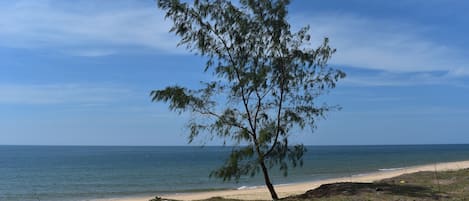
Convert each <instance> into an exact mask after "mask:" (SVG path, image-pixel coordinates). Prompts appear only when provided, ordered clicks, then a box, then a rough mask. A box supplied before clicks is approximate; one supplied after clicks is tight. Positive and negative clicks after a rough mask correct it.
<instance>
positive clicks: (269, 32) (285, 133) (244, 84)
mask: <svg viewBox="0 0 469 201" xmlns="http://www.w3.org/2000/svg"><path fill="white" fill-rule="evenodd" d="M289 2H290V1H288V0H276V1H275V0H240V1H239V3H237V4H233V3H232V2H231V1H229V0H195V1H193V2H192V3H191V4H189V3H183V2H180V1H179V0H158V1H157V4H158V7H159V8H160V9H162V10H163V11H164V12H165V13H166V18H167V19H170V20H171V21H172V22H173V26H172V28H171V29H170V31H171V32H173V33H175V34H176V35H177V36H179V37H180V42H179V45H183V46H185V47H186V48H188V49H189V50H190V51H192V52H195V53H196V54H200V55H201V56H203V57H204V58H206V59H207V62H206V66H205V72H207V73H212V74H213V75H214V77H215V78H214V81H210V82H202V84H201V85H202V88H200V89H189V88H185V87H181V86H170V87H166V88H165V89H161V90H154V91H152V92H151V96H152V100H153V101H155V102H157V101H163V102H167V103H169V108H170V109H171V110H173V111H176V112H178V113H183V112H188V113H189V114H190V116H191V119H190V120H189V122H188V128H189V130H190V135H189V143H190V142H192V140H193V139H194V138H195V137H197V136H198V135H199V134H210V135H211V136H212V137H220V138H223V139H224V140H225V142H226V141H228V142H232V143H233V146H234V147H235V148H234V149H233V150H232V152H231V154H230V156H229V159H228V160H227V161H226V163H225V164H224V165H223V166H222V167H220V168H219V169H217V170H215V171H213V172H212V173H211V176H215V177H220V178H223V180H230V179H236V180H238V179H239V178H240V176H242V175H251V176H254V175H256V174H257V173H259V172H262V174H263V176H264V179H265V184H266V186H267V188H268V189H269V191H270V194H271V196H272V199H274V200H277V199H278V196H277V193H276V192H275V189H274V187H273V185H272V182H271V180H270V177H269V169H271V168H274V167H275V168H279V169H280V170H281V171H283V173H284V175H285V176H286V174H287V171H288V168H289V167H296V166H297V165H302V163H303V161H302V156H303V153H304V152H305V151H306V149H305V147H304V146H303V145H302V144H297V145H294V146H292V145H290V144H289V143H288V138H289V136H290V135H292V134H293V133H292V132H291V131H292V129H304V128H305V127H307V126H308V127H311V128H313V129H314V128H315V127H316V120H317V119H318V118H321V117H324V115H325V112H327V111H329V110H331V109H335V108H336V107H335V106H333V107H330V106H328V105H326V104H322V105H320V106H318V105H316V104H315V101H316V100H317V97H318V96H320V95H322V94H324V93H325V92H327V91H328V90H329V89H332V88H334V87H335V86H336V82H337V81H338V80H339V79H341V78H344V77H345V73H344V72H342V71H340V70H336V69H333V68H330V67H329V66H328V65H327V61H328V60H329V58H330V57H331V55H332V54H333V53H334V52H335V49H333V48H331V47H330V46H329V44H328V39H327V38H325V39H324V40H323V42H322V44H321V45H319V47H317V48H311V46H312V45H311V42H310V38H311V37H310V35H309V34H308V31H309V27H308V26H307V27H304V28H301V29H299V30H298V31H297V32H292V31H291V27H290V24H289V23H288V21H287V13H288V12H287V6H288V5H289Z"/></svg>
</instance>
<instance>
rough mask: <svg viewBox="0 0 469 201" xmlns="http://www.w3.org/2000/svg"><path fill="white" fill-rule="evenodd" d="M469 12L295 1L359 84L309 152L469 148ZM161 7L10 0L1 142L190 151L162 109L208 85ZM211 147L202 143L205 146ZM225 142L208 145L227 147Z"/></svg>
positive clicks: (453, 2)
mask: <svg viewBox="0 0 469 201" xmlns="http://www.w3.org/2000/svg"><path fill="white" fill-rule="evenodd" d="M468 9H469V2H467V1H458V0H439V1H437V0H396V1H362V0H350V1H339V0H329V1H299V0H297V1H293V3H292V4H291V6H290V15H289V19H290V22H291V23H292V26H293V27H294V28H295V29H297V28H298V27H301V26H303V25H306V24H310V25H311V34H312V36H313V38H314V39H315V42H314V43H313V44H317V43H318V42H319V41H320V40H322V38H323V37H325V36H327V37H329V38H330V40H331V44H332V45H333V46H334V47H336V48H337V53H336V54H335V55H334V57H333V59H332V60H331V62H330V65H331V66H333V67H338V68H341V69H343V70H344V71H345V72H346V73H347V74H348V76H347V78H346V79H344V80H342V81H340V82H339V84H338V87H337V88H336V89H334V90H333V91H331V93H330V94H328V95H327V96H325V97H323V99H322V100H321V101H327V102H328V103H329V104H331V105H333V104H339V105H341V106H342V107H343V109H342V110H341V111H340V112H332V113H329V115H328V117H327V120H321V121H320V122H319V124H318V129H317V130H315V131H314V132H313V133H311V132H310V130H305V131H303V132H301V133H299V134H298V135H296V137H294V138H293V141H296V142H303V143H305V144H317V145H330V144H352V145H355V144H434V143H469V135H468V134H469V133H468V130H469V124H468V123H469V105H468V103H469V57H468V53H467V52H469V39H468V38H467V35H469V27H468V26H467V24H468V23H469V14H468V13H467V10H468ZM169 26H170V23H169V21H165V20H164V18H163V15H162V13H161V11H159V10H158V9H157V8H156V6H155V3H154V1H152V0H113V1H110V0H109V1H92V0H89V1H84V0H80V1H65V0H62V1H54V0H18V1H1V2H0V94H1V95H0V111H1V112H0V144H37V145H185V144H186V143H187V138H186V134H187V131H186V130H185V129H184V124H185V121H184V120H185V119H186V117H184V116H178V115H177V114H174V113H172V112H170V111H168V109H167V107H166V105H164V104H161V103H151V102H150V97H149V92H150V91H151V90H152V89H158V88H162V87H164V86H167V85H173V84H180V85H188V86H196V85H197V84H198V82H199V81H200V80H207V79H210V75H205V74H203V73H202V71H203V65H204V60H203V58H200V57H197V56H194V55H192V54H190V53H187V51H186V50H185V49H184V48H178V47H176V43H177V41H178V40H177V38H176V37H174V36H173V35H172V34H170V33H168V29H169ZM204 140H205V138H203V137H202V138H200V139H199V140H196V142H195V145H198V144H201V143H202V142H203V141H204ZM218 142H219V141H214V142H210V143H208V144H217V143H218Z"/></svg>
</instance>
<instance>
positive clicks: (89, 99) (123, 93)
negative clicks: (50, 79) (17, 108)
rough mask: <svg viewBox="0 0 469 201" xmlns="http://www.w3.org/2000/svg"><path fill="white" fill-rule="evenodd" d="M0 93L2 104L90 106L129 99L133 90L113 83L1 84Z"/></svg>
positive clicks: (0, 102)
mask: <svg viewBox="0 0 469 201" xmlns="http://www.w3.org/2000/svg"><path fill="white" fill-rule="evenodd" d="M0 94H1V96H0V104H75V105H81V106H85V107H90V106H97V105H100V106H101V105H103V104H108V103H115V102H116V101H119V100H126V99H129V98H130V97H131V95H132V91H131V90H129V89H126V88H123V87H120V86H112V85H109V86H95V85H89V84H49V85H26V84H0Z"/></svg>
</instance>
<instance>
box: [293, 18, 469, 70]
mask: <svg viewBox="0 0 469 201" xmlns="http://www.w3.org/2000/svg"><path fill="white" fill-rule="evenodd" d="M292 22H294V23H295V25H296V26H299V25H306V24H310V25H311V32H312V36H313V38H316V39H321V40H322V38H323V37H329V38H330V41H331V45H332V46H333V47H335V48H337V53H336V54H335V55H334V56H333V58H332V60H331V63H334V64H338V65H346V66H352V67H360V68H367V69H375V70H383V71H387V72H428V71H446V72H449V73H452V74H455V75H456V74H457V75H469V73H468V72H469V66H468V64H469V59H468V58H467V57H465V56H464V54H465V51H464V50H461V49H457V48H455V47H450V46H447V45H446V44H440V43H438V41H435V40H432V39H430V38H428V37H426V35H429V34H431V31H432V29H433V28H432V27H424V26H419V25H415V24H409V23H406V22H402V21H393V20H384V19H372V18H365V17H361V16H357V15H350V14H337V13H322V14H317V15H313V16H304V15H303V16H300V15H293V16H292ZM316 44H318V42H317V41H316Z"/></svg>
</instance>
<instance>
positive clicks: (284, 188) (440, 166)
mask: <svg viewBox="0 0 469 201" xmlns="http://www.w3.org/2000/svg"><path fill="white" fill-rule="evenodd" d="M465 168H469V161H458V162H448V163H436V164H428V165H421V166H413V167H405V168H402V169H396V170H389V171H379V172H371V173H367V174H360V175H355V176H351V177H342V178H333V179H325V180H317V181H311V182H301V183H291V184H281V185H276V186H275V187H276V190H277V193H278V194H279V196H280V197H286V196H290V195H295V194H302V193H304V192H306V191H307V190H310V189H314V188H317V187H319V186H320V185H322V184H327V183H336V182H372V181H377V180H381V179H386V178H391V177H395V176H399V175H402V174H407V173H415V172H420V171H435V170H436V171H447V170H458V169H465ZM161 196H162V197H163V198H168V199H177V200H200V199H207V198H210V197H224V198H236V199H245V200H254V199H255V200H270V194H269V192H268V190H267V188H265V187H256V188H249V189H242V190H221V191H208V192H197V193H180V194H168V195H161ZM151 198H153V197H133V198H112V199H100V200H96V201H148V200H149V199H151Z"/></svg>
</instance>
